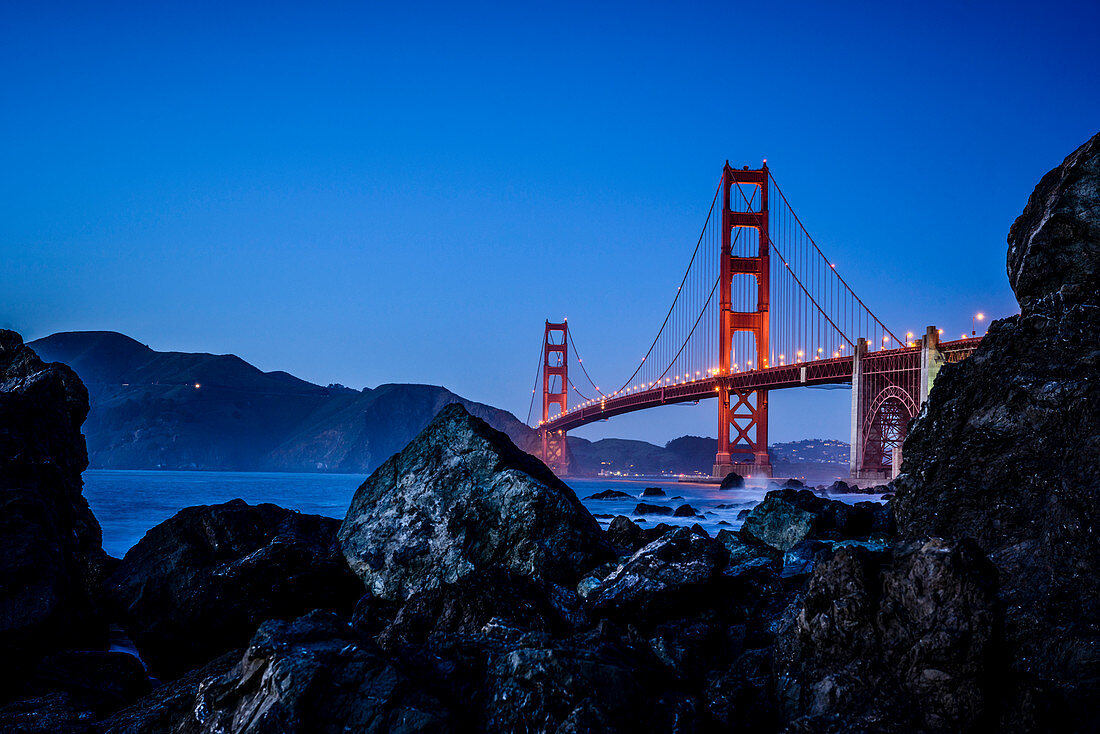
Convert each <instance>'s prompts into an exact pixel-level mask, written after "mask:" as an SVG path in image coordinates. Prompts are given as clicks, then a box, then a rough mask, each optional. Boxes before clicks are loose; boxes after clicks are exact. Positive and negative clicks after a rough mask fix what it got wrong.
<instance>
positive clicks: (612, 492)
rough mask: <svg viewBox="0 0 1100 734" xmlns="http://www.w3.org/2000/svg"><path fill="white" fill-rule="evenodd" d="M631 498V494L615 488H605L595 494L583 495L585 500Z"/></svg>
mask: <svg viewBox="0 0 1100 734" xmlns="http://www.w3.org/2000/svg"><path fill="white" fill-rule="evenodd" d="M633 498H634V496H633V495H630V494H627V493H626V492H620V491H618V490H616V489H606V490H604V491H603V492H597V493H596V494H590V495H588V496H587V497H585V499H586V500H619V499H627V500H629V499H633Z"/></svg>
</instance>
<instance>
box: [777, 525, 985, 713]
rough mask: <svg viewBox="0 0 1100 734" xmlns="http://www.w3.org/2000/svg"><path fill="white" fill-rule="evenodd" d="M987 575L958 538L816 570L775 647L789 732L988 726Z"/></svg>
mask: <svg viewBox="0 0 1100 734" xmlns="http://www.w3.org/2000/svg"><path fill="white" fill-rule="evenodd" d="M995 579H996V574H995V571H994V570H993V568H992V566H991V565H990V564H989V562H988V561H987V560H986V559H985V558H984V556H983V555H982V553H981V551H980V549H978V548H977V546H975V545H974V544H973V543H969V542H965V541H964V542H949V541H943V540H938V539H934V540H929V541H926V542H923V543H922V542H916V543H911V544H909V545H906V546H901V547H899V548H897V549H895V552H894V554H893V557H892V558H891V554H890V552H889V551H883V552H878V553H874V552H870V551H868V550H867V549H865V548H860V547H844V548H839V549H837V551H836V552H835V553H834V554H833V556H832V557H831V558H830V559H829V560H826V561H823V562H821V563H818V564H817V566H816V567H815V568H814V572H813V575H812V577H811V579H810V582H809V586H808V588H807V590H806V592H805V597H804V599H803V600H802V603H801V604H800V605H796V606H794V607H792V609H791V611H790V613H789V616H788V617H787V619H786V620H785V622H784V624H783V626H782V631H781V633H780V636H779V639H778V641H777V645H776V657H777V663H778V675H779V687H780V699H781V701H783V702H784V704H785V706H786V712H785V713H786V715H787V716H788V717H789V718H791V719H794V720H795V725H794V726H792V727H791V730H792V731H829V730H833V729H834V728H835V724H836V723H837V722H840V723H842V725H843V727H844V730H845V731H878V732H898V733H899V734H900V733H901V732H910V731H936V732H939V731H988V730H992V727H991V726H990V725H991V724H992V723H993V722H992V720H991V710H990V707H989V703H990V701H991V700H992V697H993V696H994V695H995V692H996V685H997V682H998V681H997V673H998V670H997V661H996V659H995V656H994V653H995V642H996V634H997V632H996V598H995V583H996V581H995ZM831 723H832V724H833V725H832V726H831V725H830V724H831Z"/></svg>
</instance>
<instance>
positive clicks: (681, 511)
mask: <svg viewBox="0 0 1100 734" xmlns="http://www.w3.org/2000/svg"><path fill="white" fill-rule="evenodd" d="M697 514H699V511H698V510H696V509H695V508H694V507H692V506H691V505H680V506H679V507H677V508H676V510H675V511H674V512H673V513H672V515H673V517H695V516H696V515H697Z"/></svg>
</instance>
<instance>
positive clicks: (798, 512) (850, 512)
mask: <svg viewBox="0 0 1100 734" xmlns="http://www.w3.org/2000/svg"><path fill="white" fill-rule="evenodd" d="M893 531H894V519H893V515H892V514H891V511H890V507H889V506H887V505H882V504H879V503H877V502H857V503H856V504H854V505H849V504H847V503H845V502H838V501H835V500H828V499H825V498H824V497H819V496H817V495H816V494H814V493H813V492H811V491H810V490H807V489H801V490H796V489H789V488H788V489H779V490H774V491H771V492H768V493H767V495H765V496H764V501H763V502H761V503H760V504H758V505H757V506H756V507H754V508H753V509H752V511H751V512H750V513H749V515H748V517H746V518H745V522H744V524H743V525H742V526H741V532H742V533H744V534H746V535H749V536H751V537H753V538H755V539H756V540H758V541H759V542H761V543H765V544H767V545H770V546H772V547H773V548H776V549H778V550H781V551H788V550H790V549H791V548H792V547H794V546H795V545H796V544H797V543H799V542H801V541H803V540H805V539H807V538H811V537H812V538H816V539H828V540H842V539H846V538H867V537H868V536H869V535H870V534H871V533H892V532H893Z"/></svg>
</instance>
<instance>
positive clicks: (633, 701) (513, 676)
mask: <svg viewBox="0 0 1100 734" xmlns="http://www.w3.org/2000/svg"><path fill="white" fill-rule="evenodd" d="M487 662H488V664H487V667H486V673H485V679H484V683H483V684H482V686H481V691H480V695H479V696H478V698H477V702H478V704H479V707H480V714H479V715H478V716H477V718H476V722H477V723H476V730H477V731H493V732H496V731H500V732H519V731H541V732H562V734H567V733H568V734H581V733H582V732H597V731H601V732H602V731H607V732H629V731H635V732H653V733H654V734H656V733H657V732H685V733H686V732H692V731H696V730H697V729H698V726H699V719H700V718H701V717H700V713H699V711H698V709H697V706H696V705H695V701H694V700H692V699H691V698H690V697H689V696H687V695H685V694H684V693H683V692H680V691H677V690H676V689H675V688H674V687H673V686H670V682H671V681H670V680H669V677H668V676H667V674H662V671H661V670H659V669H655V667H654V666H653V665H652V664H651V663H650V662H649V659H647V657H646V656H643V655H642V654H640V653H639V652H638V651H637V650H635V649H632V648H631V647H629V646H626V645H623V644H621V643H619V642H617V641H615V640H605V641H596V642H595V643H594V644H588V645H576V644H570V643H561V642H559V643H542V644H531V643H529V644H526V645H519V646H516V647H514V648H512V649H508V650H504V651H501V652H500V653H497V654H493V655H490V656H489V659H488V661H487Z"/></svg>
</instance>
